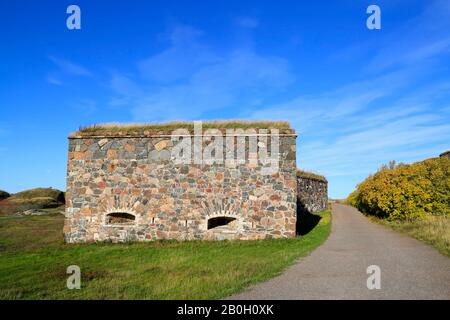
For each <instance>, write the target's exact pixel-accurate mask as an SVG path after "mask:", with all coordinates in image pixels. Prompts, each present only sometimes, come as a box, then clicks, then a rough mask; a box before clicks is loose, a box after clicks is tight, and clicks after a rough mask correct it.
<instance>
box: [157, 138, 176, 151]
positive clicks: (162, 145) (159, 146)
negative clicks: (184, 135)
mask: <svg viewBox="0 0 450 320" xmlns="http://www.w3.org/2000/svg"><path fill="white" fill-rule="evenodd" d="M170 146H172V141H171V140H162V141H160V142H158V143H157V144H155V149H156V150H157V151H161V150H163V149H165V148H167V147H170Z"/></svg>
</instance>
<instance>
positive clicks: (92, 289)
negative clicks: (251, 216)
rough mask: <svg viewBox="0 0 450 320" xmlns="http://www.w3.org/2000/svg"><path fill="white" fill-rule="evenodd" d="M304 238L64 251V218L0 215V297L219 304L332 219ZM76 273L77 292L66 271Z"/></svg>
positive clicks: (294, 254)
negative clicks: (78, 278) (76, 268)
mask: <svg viewBox="0 0 450 320" xmlns="http://www.w3.org/2000/svg"><path fill="white" fill-rule="evenodd" d="M318 215H319V216H320V217H321V219H320V221H319V222H318V224H317V225H316V226H315V227H314V228H313V229H312V230H311V231H310V232H309V233H308V234H306V235H305V236H302V237H298V238H295V239H277V240H259V241H216V242H213V241H188V242H176V241H157V242H149V243H130V244H107V243H101V244H85V245H69V244H65V243H63V240H62V224H63V216H62V215H60V214H59V215H58V214H53V215H47V216H33V217H14V216H9V217H0V298H1V299H217V298H223V297H226V296H228V295H231V294H233V293H236V292H238V291H240V290H241V289H243V288H244V287H246V286H248V285H249V284H252V283H256V282H260V281H264V280H267V279H269V278H271V277H273V276H275V275H277V274H279V273H280V272H281V271H283V270H284V269H285V268H286V267H287V266H289V265H291V264H292V263H293V262H294V261H295V260H297V259H298V258H300V257H303V256H306V255H308V254H309V253H310V252H311V251H312V250H314V249H315V248H316V247H317V246H319V245H320V244H321V243H323V242H324V241H325V239H326V238H327V237H328V235H329V233H330V226H331V214H330V212H329V211H324V212H322V213H320V214H318ZM69 265H78V266H79V267H80V268H81V286H82V287H81V289H80V290H68V289H67V288H66V280H67V277H68V275H67V274H66V268H67V267H68V266H69Z"/></svg>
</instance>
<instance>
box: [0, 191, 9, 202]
mask: <svg viewBox="0 0 450 320" xmlns="http://www.w3.org/2000/svg"><path fill="white" fill-rule="evenodd" d="M9 196H10V194H9V193H8V192H6V191H3V190H0V200H3V199H6V198H8V197H9Z"/></svg>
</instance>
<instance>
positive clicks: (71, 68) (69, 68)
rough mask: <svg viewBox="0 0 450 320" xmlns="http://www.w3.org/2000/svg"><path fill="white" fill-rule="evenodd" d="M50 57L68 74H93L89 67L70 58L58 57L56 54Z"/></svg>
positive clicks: (85, 75)
mask: <svg viewBox="0 0 450 320" xmlns="http://www.w3.org/2000/svg"><path fill="white" fill-rule="evenodd" d="M49 59H50V60H51V61H52V62H53V63H55V64H56V65H57V66H58V67H59V69H60V70H61V71H62V72H63V73H66V74H68V75H73V76H84V77H91V76H92V73H91V72H90V71H89V70H88V69H86V68H85V67H83V66H81V65H79V64H76V63H73V62H71V61H69V60H66V59H61V58H57V57H54V56H50V57H49Z"/></svg>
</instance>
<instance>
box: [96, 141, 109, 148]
mask: <svg viewBox="0 0 450 320" xmlns="http://www.w3.org/2000/svg"><path fill="white" fill-rule="evenodd" d="M107 143H108V139H102V140H100V141H99V142H98V145H99V146H100V148H101V147H103V146H104V145H105V144H107Z"/></svg>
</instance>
